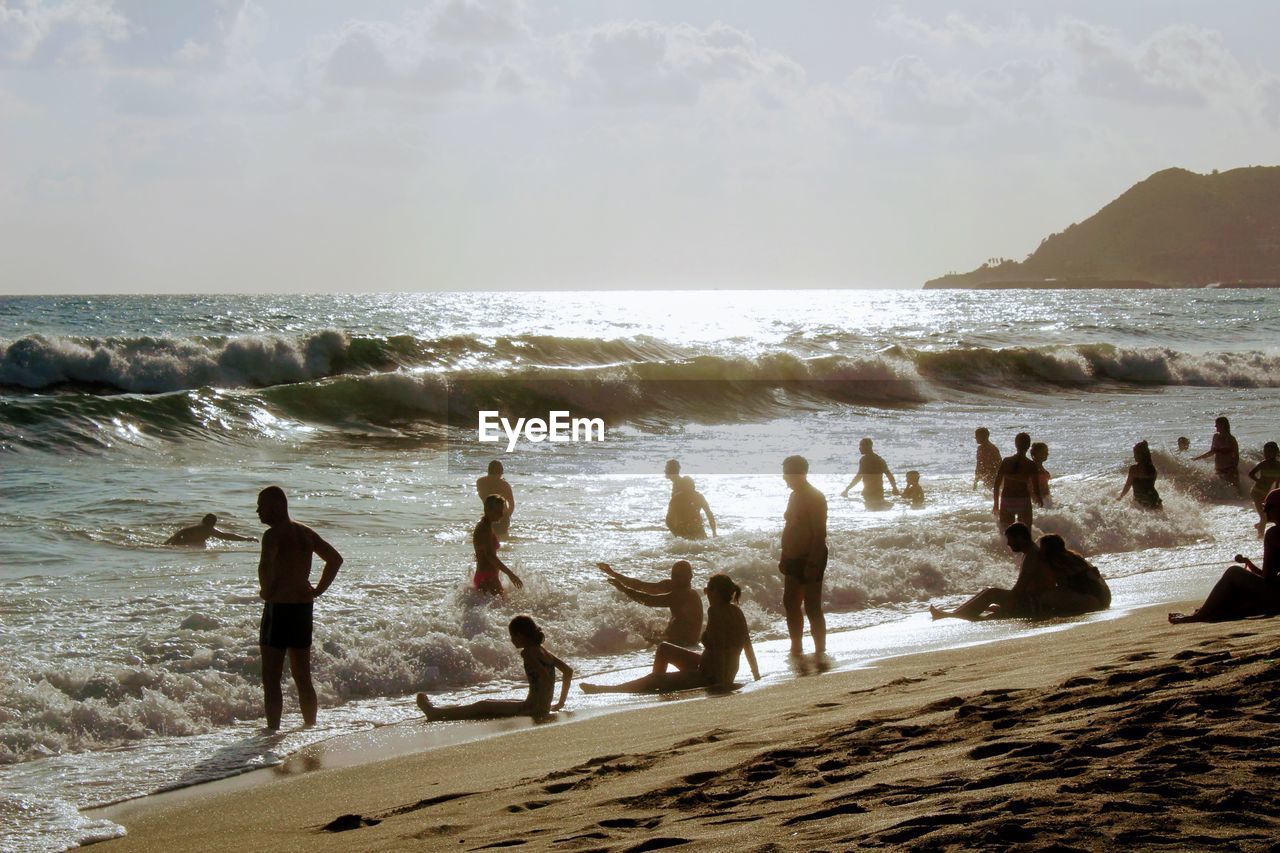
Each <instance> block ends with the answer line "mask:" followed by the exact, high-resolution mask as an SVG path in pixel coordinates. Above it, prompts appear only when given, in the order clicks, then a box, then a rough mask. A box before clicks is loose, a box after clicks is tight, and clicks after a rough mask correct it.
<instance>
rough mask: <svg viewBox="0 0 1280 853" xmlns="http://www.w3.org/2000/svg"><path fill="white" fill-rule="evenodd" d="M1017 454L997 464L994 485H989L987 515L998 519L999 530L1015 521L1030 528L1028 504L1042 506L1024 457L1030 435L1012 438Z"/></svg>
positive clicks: (1036, 480) (1034, 469)
mask: <svg viewBox="0 0 1280 853" xmlns="http://www.w3.org/2000/svg"><path fill="white" fill-rule="evenodd" d="M1013 448H1014V450H1016V451H1017V452H1016V453H1014V455H1012V456H1008V457H1006V458H1004V459H1002V460H1001V461H1000V467H999V469H998V470H997V471H996V478H995V482H994V483H992V485H991V512H992V513H993V514H994V515H995V516H996V517H997V518H999V519H1000V528H1001V529H1006V528H1008V526H1009V525H1010V524H1013V523H1014V522H1015V521H1020V522H1022V523H1023V524H1025V525H1026V526H1027V529H1030V528H1031V501H1032V500H1033V499H1034V500H1035V502H1036V505H1037V506H1044V501H1043V500H1042V499H1041V497H1040V478H1039V476H1038V468H1037V466H1036V463H1034V462H1032V461H1031V460H1030V459H1028V458H1027V451H1028V450H1030V449H1031V436H1029V435H1027V434H1026V433H1025V432H1020V433H1018V434H1017V435H1015V436H1014V437H1013Z"/></svg>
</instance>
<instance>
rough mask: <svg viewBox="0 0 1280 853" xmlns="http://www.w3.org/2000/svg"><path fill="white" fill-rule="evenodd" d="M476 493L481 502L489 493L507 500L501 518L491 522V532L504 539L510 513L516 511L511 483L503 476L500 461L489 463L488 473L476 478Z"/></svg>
mask: <svg viewBox="0 0 1280 853" xmlns="http://www.w3.org/2000/svg"><path fill="white" fill-rule="evenodd" d="M476 494H478V495H479V496H480V500H481V502H483V501H485V500H487V499H488V497H489V495H500V496H501V497H502V499H503V500H504V501H506V502H507V505H506V507H505V508H504V509H503V511H502V518H499V519H498V520H497V521H495V522H494V523H493V532H494V533H495V534H497V536H498V538H499V539H506V538H507V531H508V530H509V529H510V527H511V514H512V513H514V512H515V511H516V496H515V495H514V494H513V493H512V491H511V484H510V483H508V482H507V481H506V479H505V478H504V477H503V470H502V463H501V462H499V461H498V460H497V459H494V460H493V461H492V462H490V463H489V473H487V474H485V475H484V476H483V477H481V478H480V479H478V480H476Z"/></svg>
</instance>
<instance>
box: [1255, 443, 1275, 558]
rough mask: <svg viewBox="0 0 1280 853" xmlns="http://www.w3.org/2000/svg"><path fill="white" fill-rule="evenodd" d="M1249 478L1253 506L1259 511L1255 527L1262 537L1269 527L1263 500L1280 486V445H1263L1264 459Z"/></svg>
mask: <svg viewBox="0 0 1280 853" xmlns="http://www.w3.org/2000/svg"><path fill="white" fill-rule="evenodd" d="M1249 479H1250V480H1253V488H1252V489H1250V490H1249V497H1250V498H1252V499H1253V506H1254V508H1255V509H1257V511H1258V523H1257V524H1255V525H1254V527H1255V528H1256V529H1257V531H1258V537H1259V538H1261V537H1262V534H1263V532H1264V531H1265V530H1266V529H1267V514H1266V512H1264V511H1263V509H1262V502H1263V501H1264V500H1266V499H1267V495H1268V494H1269V493H1270V492H1271V490H1272V489H1274V488H1275V487H1276V486H1280V446H1277V445H1276V443H1275V442H1274V441H1268V442H1267V443H1266V444H1264V445H1262V461H1261V462H1259V463H1258V464H1257V465H1254V466H1253V468H1252V469H1250V471H1249Z"/></svg>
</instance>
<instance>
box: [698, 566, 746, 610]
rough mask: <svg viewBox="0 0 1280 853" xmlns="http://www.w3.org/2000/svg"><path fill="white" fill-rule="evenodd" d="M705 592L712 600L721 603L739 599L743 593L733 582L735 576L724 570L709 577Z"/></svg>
mask: <svg viewBox="0 0 1280 853" xmlns="http://www.w3.org/2000/svg"><path fill="white" fill-rule="evenodd" d="M704 592H706V594H707V598H709V599H711V601H712V602H714V603H720V604H728V603H730V602H733V601H737V600H738V596H740V595H742V589H741V588H740V587H739V586H738V585H737V584H736V583H734V582H733V578H731V577H729V576H728V575H726V574H724V573H723V572H721V573H718V574H714V575H712V576H711V577H709V578H707V587H706V589H705V590H704Z"/></svg>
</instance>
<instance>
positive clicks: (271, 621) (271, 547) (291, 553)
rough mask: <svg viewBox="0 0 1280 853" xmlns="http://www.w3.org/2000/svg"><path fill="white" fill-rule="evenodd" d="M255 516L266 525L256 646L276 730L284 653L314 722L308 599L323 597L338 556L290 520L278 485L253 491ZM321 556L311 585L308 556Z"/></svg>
mask: <svg viewBox="0 0 1280 853" xmlns="http://www.w3.org/2000/svg"><path fill="white" fill-rule="evenodd" d="M258 518H260V519H261V520H262V523H263V524H265V525H267V528H268V530H267V532H266V533H264V534H263V535H262V556H261V558H260V559H259V560H258V586H259V593H258V594H259V595H260V596H261V597H262V600H263V601H264V602H266V603H265V604H264V605H263V607H262V623H261V625H260V627H259V630H258V644H259V646H260V647H261V650H262V692H263V699H264V703H265V705H266V712H267V728H268V729H272V730H275V729H278V728H280V715H281V713H282V709H283V707H284V697H283V695H282V694H281V692H280V679H281V677H282V676H283V675H284V659H285V654H286V653H288V656H289V672H290V673H292V674H293V683H294V685H295V686H296V687H297V688H298V704H299V705H300V706H301V709H302V720H303V722H304V723H305V724H306V725H308V726H314V725H315V724H316V706H317V703H316V689H315V687H314V686H313V685H312V683H311V630H312V602H313V601H315V599H317V598H319V597H320V596H321V595H324V591H325V590H327V589H328V588H329V585H330V584H332V583H333V579H334V578H335V577H337V575H338V569H339V567H341V566H342V555H341V554H339V553H338V552H337V550H336V549H335V548H334V547H333V546H332V545H330V544H329V543H328V542H326V541H324V539H322V538H320V534H318V533H316V532H315V531H314V530H312V529H311V528H310V527H307V526H306V525H305V524H299V523H298V522H296V521H293V520H292V519H291V518H289V501H288V499H287V498H286V497H285V494H284V490H283V489H281V488H280V487H279V486H268V487H267V488H265V489H263V490H262V491H261V492H259V493H258ZM312 554H315V555H316V556H318V557H319V558H320V559H321V560H324V571H322V572H321V573H320V582H319V583H317V584H316V585H315V586H312V585H311V555H312Z"/></svg>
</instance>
